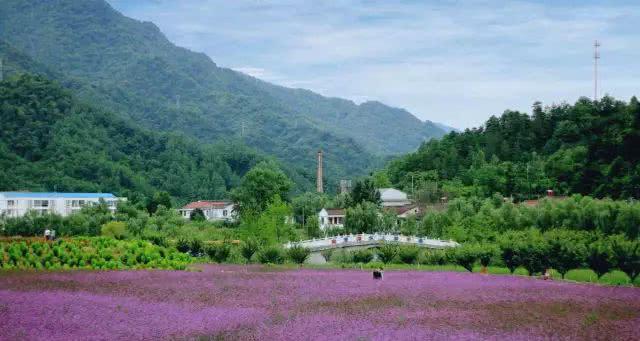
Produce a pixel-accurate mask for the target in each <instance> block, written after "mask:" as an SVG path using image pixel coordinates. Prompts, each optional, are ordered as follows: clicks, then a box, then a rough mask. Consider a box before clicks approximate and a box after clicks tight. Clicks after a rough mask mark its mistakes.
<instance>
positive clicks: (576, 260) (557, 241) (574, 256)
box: [544, 230, 587, 278]
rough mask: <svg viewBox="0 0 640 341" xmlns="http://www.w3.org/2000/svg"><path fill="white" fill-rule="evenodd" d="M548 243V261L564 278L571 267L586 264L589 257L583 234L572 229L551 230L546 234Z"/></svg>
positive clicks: (574, 267)
mask: <svg viewBox="0 0 640 341" xmlns="http://www.w3.org/2000/svg"><path fill="white" fill-rule="evenodd" d="M544 237H545V240H546V243H547V253H548V257H547V261H548V263H549V266H551V267H552V268H553V269H555V270H556V271H558V272H559V273H560V275H561V276H562V278H564V275H565V274H566V273H567V272H568V271H569V270H571V269H576V268H579V267H580V266H582V264H584V262H585V260H586V257H587V248H586V246H585V242H584V238H583V236H582V234H580V233H578V232H574V231H570V230H551V231H548V232H546V233H545V234H544Z"/></svg>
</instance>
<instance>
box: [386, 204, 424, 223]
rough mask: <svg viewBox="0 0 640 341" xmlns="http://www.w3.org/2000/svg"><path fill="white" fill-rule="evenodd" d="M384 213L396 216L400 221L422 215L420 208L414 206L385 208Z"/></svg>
mask: <svg viewBox="0 0 640 341" xmlns="http://www.w3.org/2000/svg"><path fill="white" fill-rule="evenodd" d="M384 211H385V212H390V213H393V214H395V215H396V217H398V218H399V219H406V218H409V217H413V216H417V215H420V214H421V213H422V211H421V210H420V206H418V205H414V204H410V205H405V206H388V207H385V208H384Z"/></svg>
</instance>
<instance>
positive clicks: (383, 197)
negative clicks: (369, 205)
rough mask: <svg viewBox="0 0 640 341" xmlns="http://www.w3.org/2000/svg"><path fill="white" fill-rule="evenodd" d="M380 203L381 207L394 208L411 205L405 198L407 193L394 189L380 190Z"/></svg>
mask: <svg viewBox="0 0 640 341" xmlns="http://www.w3.org/2000/svg"><path fill="white" fill-rule="evenodd" d="M378 192H379V193H380V201H381V202H382V207H395V206H407V205H411V200H409V197H408V196H407V193H405V192H403V191H399V190H397V189H395V188H380V189H378Z"/></svg>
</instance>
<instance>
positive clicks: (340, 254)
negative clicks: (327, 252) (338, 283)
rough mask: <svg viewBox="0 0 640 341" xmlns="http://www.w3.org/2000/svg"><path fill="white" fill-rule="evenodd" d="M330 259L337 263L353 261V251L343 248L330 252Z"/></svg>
mask: <svg viewBox="0 0 640 341" xmlns="http://www.w3.org/2000/svg"><path fill="white" fill-rule="evenodd" d="M331 261H332V262H335V263H339V264H346V263H353V253H352V252H349V251H346V250H344V249H340V250H337V251H335V252H333V253H332V255H331Z"/></svg>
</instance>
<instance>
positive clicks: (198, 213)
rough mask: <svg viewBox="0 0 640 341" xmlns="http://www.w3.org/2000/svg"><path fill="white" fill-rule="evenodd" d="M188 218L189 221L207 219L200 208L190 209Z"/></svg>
mask: <svg viewBox="0 0 640 341" xmlns="http://www.w3.org/2000/svg"><path fill="white" fill-rule="evenodd" d="M189 219H190V220H191V221H205V220H207V217H205V216H204V212H203V211H202V209H200V208H196V209H195V210H193V211H191V215H190V216H189Z"/></svg>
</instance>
